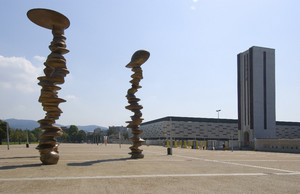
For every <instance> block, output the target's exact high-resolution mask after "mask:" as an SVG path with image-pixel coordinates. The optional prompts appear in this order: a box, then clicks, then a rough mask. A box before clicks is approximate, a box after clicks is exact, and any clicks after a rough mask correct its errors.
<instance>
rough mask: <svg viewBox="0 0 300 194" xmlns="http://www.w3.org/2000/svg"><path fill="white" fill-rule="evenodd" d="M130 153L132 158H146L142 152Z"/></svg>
mask: <svg viewBox="0 0 300 194" xmlns="http://www.w3.org/2000/svg"><path fill="white" fill-rule="evenodd" d="M129 154H131V157H130V158H131V159H142V158H144V154H142V153H132V152H131V153H129Z"/></svg>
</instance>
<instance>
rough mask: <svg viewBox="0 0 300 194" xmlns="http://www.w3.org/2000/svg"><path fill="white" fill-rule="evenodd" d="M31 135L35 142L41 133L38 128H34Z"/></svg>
mask: <svg viewBox="0 0 300 194" xmlns="http://www.w3.org/2000/svg"><path fill="white" fill-rule="evenodd" d="M31 133H32V134H33V135H34V137H35V138H36V141H37V140H38V139H39V138H40V136H41V135H42V133H43V131H42V130H40V129H39V128H35V129H34V130H32V131H31Z"/></svg>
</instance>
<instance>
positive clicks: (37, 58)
mask: <svg viewBox="0 0 300 194" xmlns="http://www.w3.org/2000/svg"><path fill="white" fill-rule="evenodd" d="M33 58H34V59H35V60H37V61H38V62H45V61H46V57H42V56H34V57H33Z"/></svg>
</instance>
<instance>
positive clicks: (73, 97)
mask: <svg viewBox="0 0 300 194" xmlns="http://www.w3.org/2000/svg"><path fill="white" fill-rule="evenodd" d="M66 99H69V100H74V99H76V96H74V95H67V96H66Z"/></svg>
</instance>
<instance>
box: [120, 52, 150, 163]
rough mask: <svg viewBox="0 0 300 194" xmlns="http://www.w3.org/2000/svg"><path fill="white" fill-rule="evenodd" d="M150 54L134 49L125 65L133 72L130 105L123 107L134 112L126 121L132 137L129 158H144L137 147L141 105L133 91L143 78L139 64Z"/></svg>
mask: <svg viewBox="0 0 300 194" xmlns="http://www.w3.org/2000/svg"><path fill="white" fill-rule="evenodd" d="M149 56H150V53H149V52H148V51H145V50H139V51H136V52H135V53H134V54H133V55H132V58H131V61H130V63H128V64H127V65H126V67H128V68H132V71H133V72H134V74H132V75H131V78H132V80H131V81H130V83H131V88H130V89H129V90H128V92H127V96H126V97H127V100H128V103H129V104H130V105H128V106H126V107H125V108H126V109H128V110H130V111H132V112H133V113H134V115H133V116H131V121H127V123H128V125H127V127H128V128H131V132H132V135H133V136H132V137H131V138H130V139H131V141H132V144H133V145H132V146H131V147H130V150H131V152H130V153H129V154H131V158H132V159H138V158H144V155H143V154H142V151H143V150H141V149H139V147H140V146H141V145H142V143H143V142H144V140H143V139H142V138H140V134H141V133H142V132H143V131H142V130H140V129H139V126H140V124H141V123H142V121H143V119H142V118H141V117H142V112H141V111H140V110H141V109H142V108H143V106H142V105H139V103H138V102H139V101H140V99H138V98H136V97H135V95H134V94H135V93H136V92H137V90H138V89H139V88H141V87H142V86H140V85H139V83H140V80H141V79H143V71H142V68H141V65H142V64H143V63H145V62H146V61H147V60H148V58H149Z"/></svg>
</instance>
